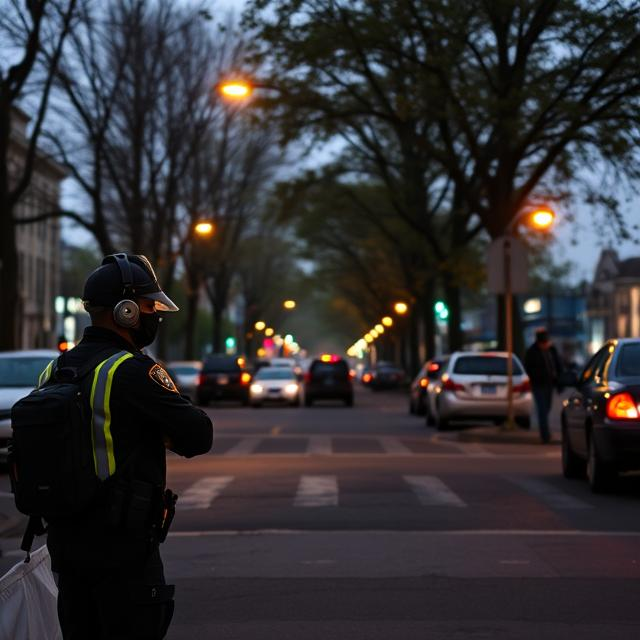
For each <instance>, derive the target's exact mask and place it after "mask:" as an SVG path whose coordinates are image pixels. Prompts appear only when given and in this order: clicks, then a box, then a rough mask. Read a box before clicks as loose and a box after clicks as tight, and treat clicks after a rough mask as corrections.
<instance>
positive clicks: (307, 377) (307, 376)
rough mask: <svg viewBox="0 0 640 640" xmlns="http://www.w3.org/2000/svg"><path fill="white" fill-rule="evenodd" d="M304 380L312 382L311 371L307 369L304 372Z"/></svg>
mask: <svg viewBox="0 0 640 640" xmlns="http://www.w3.org/2000/svg"><path fill="white" fill-rule="evenodd" d="M304 381H305V382H311V372H310V371H307V373H305V374H304Z"/></svg>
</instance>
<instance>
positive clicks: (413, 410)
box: [409, 398, 416, 416]
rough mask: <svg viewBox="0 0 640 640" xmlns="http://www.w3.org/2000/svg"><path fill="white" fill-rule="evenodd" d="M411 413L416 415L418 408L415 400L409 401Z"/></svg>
mask: <svg viewBox="0 0 640 640" xmlns="http://www.w3.org/2000/svg"><path fill="white" fill-rule="evenodd" d="M409 413H410V414H411V415H412V416H413V415H415V413H416V408H415V406H414V404H413V398H411V399H410V400H409Z"/></svg>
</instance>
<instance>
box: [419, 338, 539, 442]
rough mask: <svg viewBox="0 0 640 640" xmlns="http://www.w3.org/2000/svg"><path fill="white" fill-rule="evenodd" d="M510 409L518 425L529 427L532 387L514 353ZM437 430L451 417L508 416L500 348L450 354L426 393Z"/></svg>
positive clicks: (504, 362) (504, 360)
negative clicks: (512, 410) (511, 408)
mask: <svg viewBox="0 0 640 640" xmlns="http://www.w3.org/2000/svg"><path fill="white" fill-rule="evenodd" d="M512 384H513V408H514V415H515V419H516V422H517V424H519V425H520V426H522V427H528V426H529V424H530V420H531V418H530V415H531V408H532V396H531V386H530V384H529V378H528V377H527V374H526V373H525V372H524V368H523V366H522V363H521V362H520V360H519V359H518V357H517V356H515V355H514V356H513V381H512ZM428 410H429V411H430V412H431V415H432V416H433V419H434V421H435V424H436V427H437V428H438V429H439V430H443V429H446V428H447V427H448V426H449V424H450V422H451V421H452V420H455V421H459V420H463V421H469V420H476V421H477V420H492V421H494V422H496V423H499V422H503V421H504V420H506V418H507V354H506V353H505V352H501V351H493V352H487V353H471V352H464V351H458V352H456V353H453V354H451V356H449V359H448V360H447V362H446V364H444V365H443V366H442V373H441V375H440V377H439V379H438V380H437V381H436V382H434V384H433V393H430V394H429V407H428Z"/></svg>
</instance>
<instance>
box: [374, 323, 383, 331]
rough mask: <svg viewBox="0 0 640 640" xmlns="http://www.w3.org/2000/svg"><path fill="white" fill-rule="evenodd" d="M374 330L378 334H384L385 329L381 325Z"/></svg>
mask: <svg viewBox="0 0 640 640" xmlns="http://www.w3.org/2000/svg"><path fill="white" fill-rule="evenodd" d="M374 329H375V330H376V331H377V332H378V333H384V327H383V326H382V325H381V324H377V325H376V326H375V327H374Z"/></svg>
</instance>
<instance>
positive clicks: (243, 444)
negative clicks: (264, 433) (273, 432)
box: [224, 437, 262, 456]
mask: <svg viewBox="0 0 640 640" xmlns="http://www.w3.org/2000/svg"><path fill="white" fill-rule="evenodd" d="M261 442H262V438H255V437H250V438H242V440H240V442H238V444H236V445H235V446H233V447H231V449H229V451H226V452H225V454H224V455H225V456H248V455H251V454H252V453H253V452H254V451H255V450H256V449H257V448H258V447H259V446H260V443H261Z"/></svg>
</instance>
